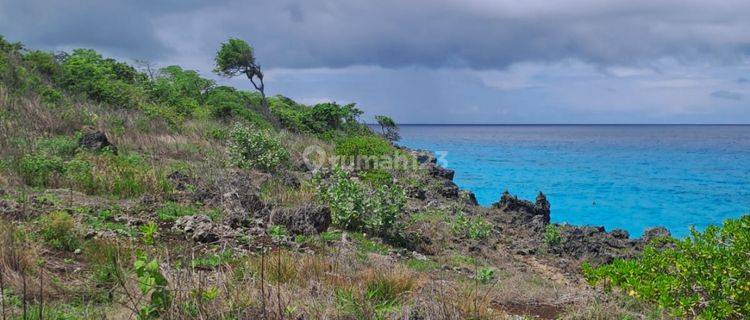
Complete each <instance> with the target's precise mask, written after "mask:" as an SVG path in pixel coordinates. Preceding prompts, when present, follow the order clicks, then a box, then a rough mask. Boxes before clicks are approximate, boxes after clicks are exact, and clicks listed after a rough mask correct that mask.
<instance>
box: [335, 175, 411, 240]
mask: <svg viewBox="0 0 750 320" xmlns="http://www.w3.org/2000/svg"><path fill="white" fill-rule="evenodd" d="M320 195H321V197H322V199H323V201H325V202H326V203H328V206H329V207H330V208H331V220H332V222H333V224H334V225H336V226H338V227H341V228H344V229H349V230H361V231H368V232H375V233H378V234H383V233H386V232H389V231H393V230H392V227H393V226H394V224H395V222H396V220H397V218H398V216H399V215H400V214H401V213H402V212H403V210H404V206H405V205H406V193H405V191H404V190H403V189H402V188H400V187H398V186H380V187H379V188H377V189H374V190H371V189H368V188H367V187H366V186H364V185H362V184H361V183H359V182H357V181H355V180H352V179H350V178H349V177H348V175H347V174H346V172H344V171H343V170H341V169H335V170H334V172H333V175H332V177H331V181H330V183H329V184H328V185H326V186H322V190H321V193H320Z"/></svg>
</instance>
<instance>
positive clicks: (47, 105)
mask: <svg viewBox="0 0 750 320" xmlns="http://www.w3.org/2000/svg"><path fill="white" fill-rule="evenodd" d="M0 45H2V47H3V48H2V50H3V52H2V56H0V58H2V60H0V76H1V77H2V79H1V80H2V83H0V106H2V109H0V154H1V155H2V157H1V158H2V162H1V163H0V186H2V190H3V192H2V201H0V207H2V217H1V219H0V237H2V244H1V245H0V268H2V269H0V274H1V275H2V280H3V281H2V288H3V293H4V297H6V299H4V306H3V309H2V313H3V315H4V316H7V317H9V318H17V317H20V316H21V315H22V313H23V309H24V306H26V308H27V309H28V310H29V311H28V313H29V314H33V316H32V317H36V314H37V313H38V312H39V311H38V310H39V306H40V305H43V310H44V318H46V319H78V318H91V319H94V318H96V319H100V318H114V319H127V318H131V317H133V316H134V315H135V314H137V313H138V312H140V311H141V309H142V308H143V307H146V306H149V305H152V303H151V300H150V299H151V297H152V296H153V294H154V292H155V291H157V290H158V289H160V287H159V286H155V287H153V288H151V289H154V290H146V291H142V290H141V288H139V281H143V280H144V279H146V278H148V277H147V276H148V275H149V273H147V272H146V273H142V274H139V273H138V272H137V270H135V269H136V268H135V267H134V263H135V262H136V261H139V260H140V261H145V262H148V261H150V260H151V259H155V261H157V262H158V266H159V268H158V270H159V271H158V272H157V273H155V274H151V276H152V278H154V277H155V278H159V277H158V275H159V274H161V275H163V276H164V277H165V280H166V283H168V284H167V285H166V287H165V288H164V289H166V290H167V291H168V292H169V295H170V297H171V300H172V301H171V303H169V304H167V305H164V304H161V305H159V304H158V303H157V304H154V305H153V306H154V307H155V308H156V309H159V311H161V315H162V316H164V317H166V318H180V319H181V318H200V319H234V318H242V319H253V318H259V317H262V316H264V315H265V316H267V317H269V318H297V317H298V316H305V318H310V319H326V318H355V319H361V318H388V317H403V316H406V315H416V314H419V315H421V316H422V317H424V318H427V319H438V318H439V319H446V318H448V319H463V318H477V319H495V318H502V317H505V316H508V315H509V314H531V315H533V314H537V315H540V316H566V317H573V318H575V317H583V318H612V317H619V316H623V315H630V316H632V317H639V316H641V315H642V314H643V312H647V311H644V310H645V309H642V308H643V306H641V305H638V304H635V303H634V302H632V300H630V299H626V298H622V299H621V298H615V297H613V296H602V295H600V294H598V293H596V292H594V291H591V290H589V289H587V288H586V287H585V285H583V284H581V283H575V282H571V281H569V280H568V279H565V278H564V277H561V276H560V272H559V271H556V270H554V269H553V268H551V267H547V266H545V265H542V264H540V263H538V262H536V261H535V259H534V258H533V257H518V256H516V255H513V254H511V253H509V250H507V249H506V248H505V247H504V244H503V239H502V236H501V235H499V234H498V233H497V231H492V232H490V233H489V234H487V235H483V236H481V237H478V238H475V239H471V238H472V237H468V239H467V237H466V232H463V231H458V232H457V231H456V230H460V228H462V227H461V226H459V227H456V225H457V223H459V222H457V221H458V220H457V219H458V218H457V216H456V212H460V211H461V208H462V206H463V204H460V203H455V202H451V201H447V200H446V201H444V202H441V203H440V205H438V206H435V207H429V208H428V207H427V206H426V205H425V203H423V202H420V201H417V200H415V199H411V198H410V199H409V200H408V205H407V209H405V210H404V212H402V213H401V214H400V215H399V217H398V219H399V225H402V226H403V230H404V234H421V235H424V236H426V237H427V238H429V239H430V241H429V243H418V244H417V249H419V250H420V251H422V252H427V253H430V255H429V256H427V257H425V256H423V255H422V254H416V253H413V252H412V251H411V250H406V249H404V248H403V247H401V246H399V245H391V244H388V243H390V242H388V241H384V240H383V239H381V238H380V237H372V236H368V235H365V234H364V233H362V232H358V231H351V230H350V231H344V230H339V229H338V228H336V227H332V228H331V229H330V230H329V231H327V232H325V233H323V234H320V235H314V236H290V235H285V234H284V231H283V230H280V229H271V230H270V231H268V235H250V234H245V233H242V232H245V231H241V232H240V233H238V234H232V236H231V237H227V238H222V240H221V241H218V242H216V243H212V244H196V243H194V242H193V241H192V240H189V239H186V237H185V236H184V235H182V234H180V233H178V232H174V231H173V230H172V228H171V226H172V224H173V222H174V220H175V219H176V218H178V217H179V216H183V215H194V214H206V215H208V216H209V217H211V219H213V220H214V222H215V223H216V224H217V225H221V224H222V220H223V218H224V217H223V216H222V215H223V211H222V207H221V205H220V204H219V203H215V202H211V201H205V202H204V201H200V200H196V198H195V197H194V194H195V193H196V192H197V190H203V189H205V190H214V189H212V187H215V186H221V183H222V181H221V180H222V177H225V176H227V175H228V174H229V175H231V174H232V172H234V171H232V170H237V169H236V168H235V166H234V165H233V164H232V159H231V158H230V157H229V155H228V152H227V149H228V145H229V144H230V142H229V140H228V133H229V130H230V129H229V128H230V127H231V125H232V124H233V123H236V122H240V123H248V124H249V125H251V126H254V127H256V128H258V127H267V128H271V127H272V126H271V125H270V124H268V123H269V122H279V123H281V124H282V125H283V126H282V127H280V128H272V129H271V132H272V135H273V136H275V137H276V138H277V139H278V140H279V141H281V142H282V144H283V146H284V149H286V150H288V151H289V154H290V159H289V163H288V165H286V166H284V168H282V169H280V170H275V171H273V172H272V173H271V174H268V173H264V172H260V171H257V170H253V169H244V171H246V172H249V174H251V175H254V176H260V177H263V178H262V179H258V180H257V181H258V184H259V185H258V187H259V188H260V192H261V197H262V199H263V200H264V201H265V202H266V203H270V204H272V205H274V206H276V207H295V206H298V205H301V204H304V203H308V202H316V201H320V197H319V195H318V190H317V189H316V185H315V183H314V182H313V179H312V177H311V175H309V174H308V173H306V172H304V170H301V169H300V168H299V163H300V161H301V155H302V152H303V150H304V147H306V146H308V145H311V144H316V145H319V146H321V147H322V148H324V149H326V150H334V149H336V143H335V141H340V140H341V139H346V138H347V137H348V136H351V135H353V134H355V133H356V134H357V135H360V134H362V133H363V131H361V129H351V128H343V127H337V128H323V129H322V130H321V129H320V128H318V127H315V126H316V125H318V124H309V123H305V122H304V121H305V120H304V119H305V117H310V116H311V115H310V114H308V113H304V112H308V111H306V110H308V109H310V107H307V106H301V105H298V104H296V103H294V102H293V101H290V100H288V99H284V98H275V100H272V108H273V111H274V115H275V117H279V118H278V119H273V120H276V121H267V120H269V119H264V118H263V115H262V114H261V113H258V112H256V111H253V110H257V107H254V106H253V99H254V95H252V94H250V93H242V94H240V95H237V94H234V93H232V94H228V95H227V94H225V93H226V92H223V91H222V92H219V91H221V90H225V89H221V90H219V89H216V88H215V86H214V87H212V88H211V89H210V90H213V91H210V90H197V91H196V90H193V91H186V92H187V93H185V92H182V93H178V94H177V95H176V96H175V95H173V93H174V91H169V90H166V91H159V90H156V89H154V88H155V87H157V86H155V84H156V83H157V82H158V81H152V80H148V79H140V80H138V79H136V80H133V81H130V80H117V81H120V82H122V83H120V82H117V81H110V80H106V81H104V80H102V81H104V82H103V83H104V84H103V86H104V87H102V88H99V87H96V86H99V85H102V83H96V84H94V85H90V84H89V85H84V84H82V83H79V82H77V81H78V80H76V79H75V78H74V79H66V76H67V74H66V72H70V70H67V71H66V70H62V71H61V70H60V69H64V68H65V67H64V66H61V65H63V63H61V62H60V61H57V62H54V61H51V62H50V61H49V59H46V60H45V56H43V55H42V54H41V53H36V52H33V51H31V52H23V51H19V50H16V49H17V48H13V47H12V45H11V44H9V43H7V42H4V41H0ZM35 55H39V56H35ZM90 72H94V71H90ZM100 80H101V79H100ZM71 81H72V82H71ZM97 81H99V80H97ZM80 82H83V81H82V80H81V81H80ZM107 86H114V88H115V89H113V90H114V91H115V92H116V93H120V92H125V93H126V94H125V95H124V96H117V95H114V96H113V94H111V92H110V93H107V92H108V91H107V90H109V89H110V88H109V87H107ZM92 88H93V89H92ZM157 89H158V88H157ZM204 89H205V88H204ZM177 91H179V90H177ZM230 91H231V90H230ZM191 92H192V93H195V92H199V93H198V95H197V96H191ZM238 97H240V98H238ZM242 97H245V98H247V99H244V100H243V99H241V98H242ZM188 98H190V99H192V100H190V99H188ZM175 99H177V100H178V102H176V103H175V102H174V100H175ZM181 99H182V100H181ZM237 99H239V100H237ZM237 101H239V102H237ZM232 103H235V104H239V105H240V107H241V109H237V107H236V106H234V105H233V104H232ZM183 105H192V106H193V107H191V109H190V110H189V112H185V111H184V110H181V109H179V106H183ZM256 105H257V103H256ZM320 109H321V110H322V109H324V108H320ZM217 110H218V111H217ZM316 110H317V109H316ZM94 129H95V130H101V131H103V132H106V134H107V136H108V138H109V139H110V141H111V142H112V144H113V145H115V146H116V147H117V152H116V153H113V152H108V151H89V150H84V149H81V148H78V147H77V141H78V137H79V136H80V135H81V134H84V133H85V132H87V131H90V130H94ZM353 132H355V133H353ZM175 171H178V172H181V173H184V174H186V175H187V176H188V177H189V179H191V180H190V181H191V183H190V185H189V186H188V187H187V188H178V187H177V186H176V183H175V181H174V180H172V179H170V178H169V177H168V176H169V174H170V173H173V172H175ZM289 175H292V176H295V177H297V179H299V180H300V183H299V184H294V183H293V184H291V185H290V184H288V183H286V182H285V180H286V179H285V177H286V176H289ZM387 175H389V176H393V177H394V178H396V179H394V180H395V181H397V182H396V184H400V185H401V186H402V187H404V188H408V187H410V186H413V185H415V184H416V185H419V184H429V183H433V182H434V181H432V180H431V179H430V178H429V177H428V175H427V173H426V172H423V171H420V170H417V171H415V172H404V171H397V170H395V171H392V172H388V173H387ZM373 181H381V180H380V179H373ZM373 183H375V182H373ZM378 183H379V182H378ZM462 223H465V222H462ZM261 244H263V247H265V248H266V249H265V250H266V251H263V250H258V247H261ZM472 247H479V248H480V250H472V249H471V248H472ZM262 252H265V253H262ZM139 257H140V258H139ZM144 257H148V258H144ZM144 274H145V275H146V276H144ZM157 282H158V281H157ZM24 283H25V286H24ZM40 283H41V284H42V285H41V286H40ZM24 287H26V290H25V291H26V293H25V294H24V289H23V288H24Z"/></svg>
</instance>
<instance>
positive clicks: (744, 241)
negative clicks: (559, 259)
mask: <svg viewBox="0 0 750 320" xmlns="http://www.w3.org/2000/svg"><path fill="white" fill-rule="evenodd" d="M667 242H668V243H667V244H668V245H667V246H666V247H659V248H657V246H655V245H653V243H652V245H649V246H647V247H646V249H645V251H644V252H643V256H642V257H641V258H639V259H632V260H615V261H614V262H613V263H612V264H608V265H603V266H600V267H598V268H593V267H591V266H590V265H588V264H585V265H583V271H584V274H585V275H586V278H587V279H588V281H589V282H590V283H591V284H592V285H594V284H597V283H603V284H604V287H605V288H606V289H608V290H609V289H611V288H612V287H619V288H621V289H622V290H623V291H624V292H626V293H628V294H629V295H631V296H634V297H636V298H639V299H642V300H646V301H650V302H654V303H657V304H659V305H660V306H661V307H663V308H665V309H667V310H669V311H670V312H671V313H672V314H673V315H674V316H676V317H679V318H683V317H693V316H696V317H697V318H700V319H743V318H746V317H747V316H749V315H750V272H749V271H750V259H748V252H750V215H746V216H743V217H741V218H739V219H728V220H726V221H725V222H724V225H723V226H722V227H718V226H709V227H707V228H706V230H705V231H703V232H698V231H696V230H695V228H693V229H692V230H691V235H690V236H689V237H687V238H684V239H671V240H667ZM669 242H671V245H669Z"/></svg>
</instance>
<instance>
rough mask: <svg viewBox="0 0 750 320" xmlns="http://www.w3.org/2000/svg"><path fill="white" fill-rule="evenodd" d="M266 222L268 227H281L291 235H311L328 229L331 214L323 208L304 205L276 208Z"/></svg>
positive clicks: (326, 208)
mask: <svg viewBox="0 0 750 320" xmlns="http://www.w3.org/2000/svg"><path fill="white" fill-rule="evenodd" d="M268 220H269V223H268V224H269V225H274V224H275V225H282V226H284V227H285V228H286V229H287V231H289V232H290V233H292V234H302V235H313V234H318V233H321V232H323V231H326V230H327V229H328V227H329V226H330V225H331V212H330V210H328V207H325V206H321V205H316V204H304V205H301V206H299V207H296V208H276V209H274V210H273V211H271V215H270V216H269V219H268Z"/></svg>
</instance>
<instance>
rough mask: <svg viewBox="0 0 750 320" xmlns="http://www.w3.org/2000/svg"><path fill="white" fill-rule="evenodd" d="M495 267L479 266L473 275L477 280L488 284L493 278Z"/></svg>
mask: <svg viewBox="0 0 750 320" xmlns="http://www.w3.org/2000/svg"><path fill="white" fill-rule="evenodd" d="M495 270H496V269H495V268H480V269H478V270H477V272H476V274H475V275H474V276H475V277H477V280H478V281H479V282H480V283H482V284H488V283H490V282H492V280H495Z"/></svg>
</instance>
